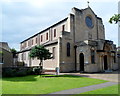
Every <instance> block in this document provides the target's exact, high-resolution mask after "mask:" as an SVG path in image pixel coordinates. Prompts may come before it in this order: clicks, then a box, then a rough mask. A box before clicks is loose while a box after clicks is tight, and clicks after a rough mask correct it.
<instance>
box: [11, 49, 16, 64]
mask: <svg viewBox="0 0 120 96" xmlns="http://www.w3.org/2000/svg"><path fill="white" fill-rule="evenodd" d="M10 51H11V53H12V55H13V64H14V65H15V64H16V62H17V60H16V58H17V55H16V54H17V51H16V50H15V49H14V48H12V49H10Z"/></svg>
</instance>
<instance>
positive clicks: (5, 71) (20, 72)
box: [2, 67, 33, 77]
mask: <svg viewBox="0 0 120 96" xmlns="http://www.w3.org/2000/svg"><path fill="white" fill-rule="evenodd" d="M31 74H33V68H30V67H7V68H2V76H3V77H15V76H26V75H31Z"/></svg>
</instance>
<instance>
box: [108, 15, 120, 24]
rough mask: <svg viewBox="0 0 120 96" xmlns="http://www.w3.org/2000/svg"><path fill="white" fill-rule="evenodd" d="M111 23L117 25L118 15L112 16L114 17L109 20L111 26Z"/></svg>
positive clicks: (119, 16)
mask: <svg viewBox="0 0 120 96" xmlns="http://www.w3.org/2000/svg"><path fill="white" fill-rule="evenodd" d="M113 21H114V22H115V23H116V24H117V23H118V22H120V14H114V16H112V17H111V18H110V20H109V22H110V23H111V24H112V23H113Z"/></svg>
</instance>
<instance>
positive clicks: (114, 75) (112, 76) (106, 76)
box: [48, 71, 120, 82]
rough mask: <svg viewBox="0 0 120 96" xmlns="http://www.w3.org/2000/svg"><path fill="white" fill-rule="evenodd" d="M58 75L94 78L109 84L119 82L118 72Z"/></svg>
mask: <svg viewBox="0 0 120 96" xmlns="http://www.w3.org/2000/svg"><path fill="white" fill-rule="evenodd" d="M48 74H55V72H53V73H52V72H50V73H49V72H48ZM60 75H75V76H82V77H88V78H96V79H102V80H107V81H110V82H119V80H118V77H120V73H119V72H118V71H113V72H106V73H92V74H90V73H79V72H78V73H60Z"/></svg>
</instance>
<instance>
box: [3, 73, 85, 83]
mask: <svg viewBox="0 0 120 96" xmlns="http://www.w3.org/2000/svg"><path fill="white" fill-rule="evenodd" d="M38 76H39V77H38ZM36 77H37V78H36ZM60 77H62V78H82V76H73V75H46V74H42V75H41V76H40V75H29V76H24V77H4V78H2V80H3V81H11V82H22V81H25V82H30V81H37V79H38V78H41V79H45V78H60ZM84 77H85V76H84ZM86 77H87V76H86Z"/></svg>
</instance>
